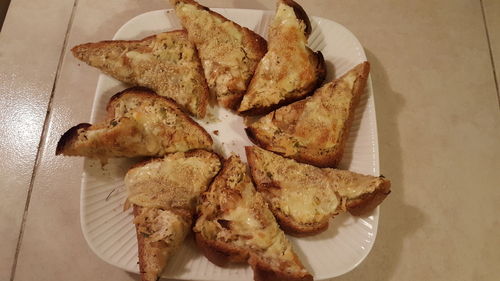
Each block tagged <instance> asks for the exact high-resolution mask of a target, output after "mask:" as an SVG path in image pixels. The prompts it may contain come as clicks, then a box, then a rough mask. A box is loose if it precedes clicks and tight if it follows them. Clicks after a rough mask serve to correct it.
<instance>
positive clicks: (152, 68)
mask: <svg viewBox="0 0 500 281" xmlns="http://www.w3.org/2000/svg"><path fill="white" fill-rule="evenodd" d="M71 51H72V52H73V54H74V56H75V57H77V58H78V59H80V60H82V61H84V62H85V63H87V64H89V65H91V66H93V67H96V68H98V69H100V70H102V71H103V72H104V73H106V74H108V75H110V76H112V77H114V78H116V79H118V80H120V81H123V82H125V83H129V84H132V85H138V86H144V87H148V88H150V89H152V90H153V91H155V92H156V93H158V94H159V95H161V96H165V97H169V98H171V99H173V100H174V101H175V102H177V103H178V104H179V105H180V106H181V108H183V109H184V110H186V111H187V112H189V113H190V114H192V115H194V116H196V117H198V118H203V117H204V116H205V113H206V108H207V105H208V96H209V92H208V86H207V82H206V80H205V76H204V74H203V69H202V67H201V62H200V59H199V57H198V54H197V51H196V48H195V46H194V45H193V44H192V43H191V42H190V41H189V40H188V37H187V33H186V31H184V30H177V31H171V32H164V33H160V34H157V35H153V36H149V37H146V38H144V39H142V40H131V41H124V40H115V41H102V42H97V43H87V44H82V45H78V46H75V47H73V49H72V50H71Z"/></svg>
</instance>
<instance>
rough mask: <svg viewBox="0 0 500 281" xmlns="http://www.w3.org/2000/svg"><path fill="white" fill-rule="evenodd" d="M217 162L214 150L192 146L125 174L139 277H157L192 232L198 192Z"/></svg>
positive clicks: (145, 280)
mask: <svg viewBox="0 0 500 281" xmlns="http://www.w3.org/2000/svg"><path fill="white" fill-rule="evenodd" d="M220 166H221V163H220V160H219V157H218V156H217V155H216V154H215V153H211V152H208V151H204V150H194V151H190V152H187V153H182V152H178V153H174V154H169V155H168V156H166V157H164V158H161V159H153V160H148V161H146V162H142V163H140V164H138V165H136V166H134V167H133V168H131V169H130V170H129V171H128V172H127V175H126V177H125V186H126V188H127V193H128V199H127V200H128V202H129V203H131V204H133V206H134V217H135V218H134V223H135V226H136V232H137V241H138V248H139V249H138V250H139V251H138V253H139V268H140V272H141V280H142V281H156V280H158V278H159V276H160V275H161V273H162V271H163V269H164V268H165V266H166V265H167V263H168V261H169V259H170V257H171V256H172V255H173V254H174V253H175V252H176V250H177V249H178V248H179V246H180V245H181V244H182V242H183V241H184V238H185V237H186V235H187V234H188V233H189V232H190V229H191V224H192V217H193V215H194V213H195V210H196V204H197V201H198V197H199V195H200V194H201V193H202V192H204V191H205V190H206V189H207V188H208V185H209V183H210V182H211V181H212V179H213V177H215V175H216V174H217V172H218V171H219V169H220Z"/></svg>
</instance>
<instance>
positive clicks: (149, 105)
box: [56, 87, 212, 161]
mask: <svg viewBox="0 0 500 281" xmlns="http://www.w3.org/2000/svg"><path fill="white" fill-rule="evenodd" d="M107 111H108V118H107V120H105V121H103V122H101V123H98V124H95V125H90V124H79V125H77V126H75V127H73V128H71V129H69V130H68V131H67V132H66V133H64V135H63V136H62V137H61V139H60V140H59V143H58V144H57V149H56V154H57V155H67V156H85V157H90V158H98V159H101V160H103V161H105V160H106V159H108V158H111V157H138V156H163V155H165V154H167V153H172V152H178V151H188V150H191V149H197V148H201V149H210V148H211V146H212V138H211V137H210V135H209V134H208V133H207V132H206V131H205V130H204V129H203V128H202V127H201V126H200V125H198V124H197V123H196V122H195V121H193V120H192V119H191V118H190V117H189V116H188V115H187V114H186V113H184V112H183V111H182V110H181V109H180V108H179V107H178V106H177V105H176V103H175V102H173V101H172V100H170V99H168V98H165V97H162V96H159V95H157V94H155V93H154V92H152V91H151V90H149V89H146V88H141V87H134V88H129V89H126V90H124V91H122V92H120V93H118V94H116V95H114V96H113V97H112V98H111V100H110V101H109V103H108V106H107Z"/></svg>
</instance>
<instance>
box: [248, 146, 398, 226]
mask: <svg viewBox="0 0 500 281" xmlns="http://www.w3.org/2000/svg"><path fill="white" fill-rule="evenodd" d="M245 149H246V153H247V159H248V164H249V165H250V170H251V173H252V178H253V180H254V182H255V184H256V186H257V190H258V191H259V192H260V193H262V195H263V196H264V198H265V199H266V201H267V202H268V203H269V205H270V208H271V210H272V212H273V214H274V215H275V216H276V219H277V220H278V222H279V224H280V226H281V227H282V229H284V230H285V232H287V233H289V234H293V235H297V236H305V235H312V234H316V233H319V232H321V231H324V230H326V229H327V227H328V220H329V219H330V218H331V217H332V216H334V215H336V214H338V213H341V212H344V211H349V212H351V213H352V214H354V215H360V214H365V213H367V212H369V211H371V210H373V209H374V208H375V207H377V206H378V205H379V204H380V203H381V202H382V201H383V200H384V199H385V197H386V196H387V195H388V194H389V193H390V186H391V183H390V181H389V180H387V179H385V178H384V177H374V176H369V175H362V174H358V173H354V172H350V171H345V170H337V169H332V168H317V167H314V166H312V165H308V164H302V163H299V162H297V161H295V160H293V159H288V158H285V157H283V156H280V155H278V154H275V153H273V152H270V151H267V150H264V149H262V148H259V147H256V146H252V147H249V146H247V147H246V148H245Z"/></svg>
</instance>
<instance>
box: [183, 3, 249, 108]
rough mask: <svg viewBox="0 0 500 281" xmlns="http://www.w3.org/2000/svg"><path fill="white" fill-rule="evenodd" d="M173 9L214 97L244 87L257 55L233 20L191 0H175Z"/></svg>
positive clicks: (242, 89)
mask: <svg viewBox="0 0 500 281" xmlns="http://www.w3.org/2000/svg"><path fill="white" fill-rule="evenodd" d="M176 13H177V15H178V16H179V18H180V19H181V21H182V24H183V26H184V27H185V28H186V29H187V30H188V32H189V36H190V38H191V39H192V40H193V41H194V43H195V44H196V46H197V48H198V51H199V55H200V58H201V61H202V64H203V68H204V71H205V77H206V79H207V82H208V86H209V88H210V90H211V91H212V92H214V93H215V94H216V95H217V98H218V99H219V98H222V97H224V96H227V95H233V94H235V93H236V92H242V91H245V89H246V83H247V81H248V80H249V79H250V78H251V76H252V75H253V70H254V69H255V66H256V64H257V62H258V58H251V57H249V54H251V53H252V50H251V49H250V48H251V47H250V46H247V45H246V44H244V42H243V32H242V30H241V29H240V27H238V26H237V25H236V24H235V23H234V22H231V21H226V20H223V19H221V18H219V17H217V16H215V15H213V14H211V13H210V12H209V11H206V10H203V9H200V8H198V7H197V6H195V5H192V4H186V3H182V2H181V3H178V4H177V5H176Z"/></svg>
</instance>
